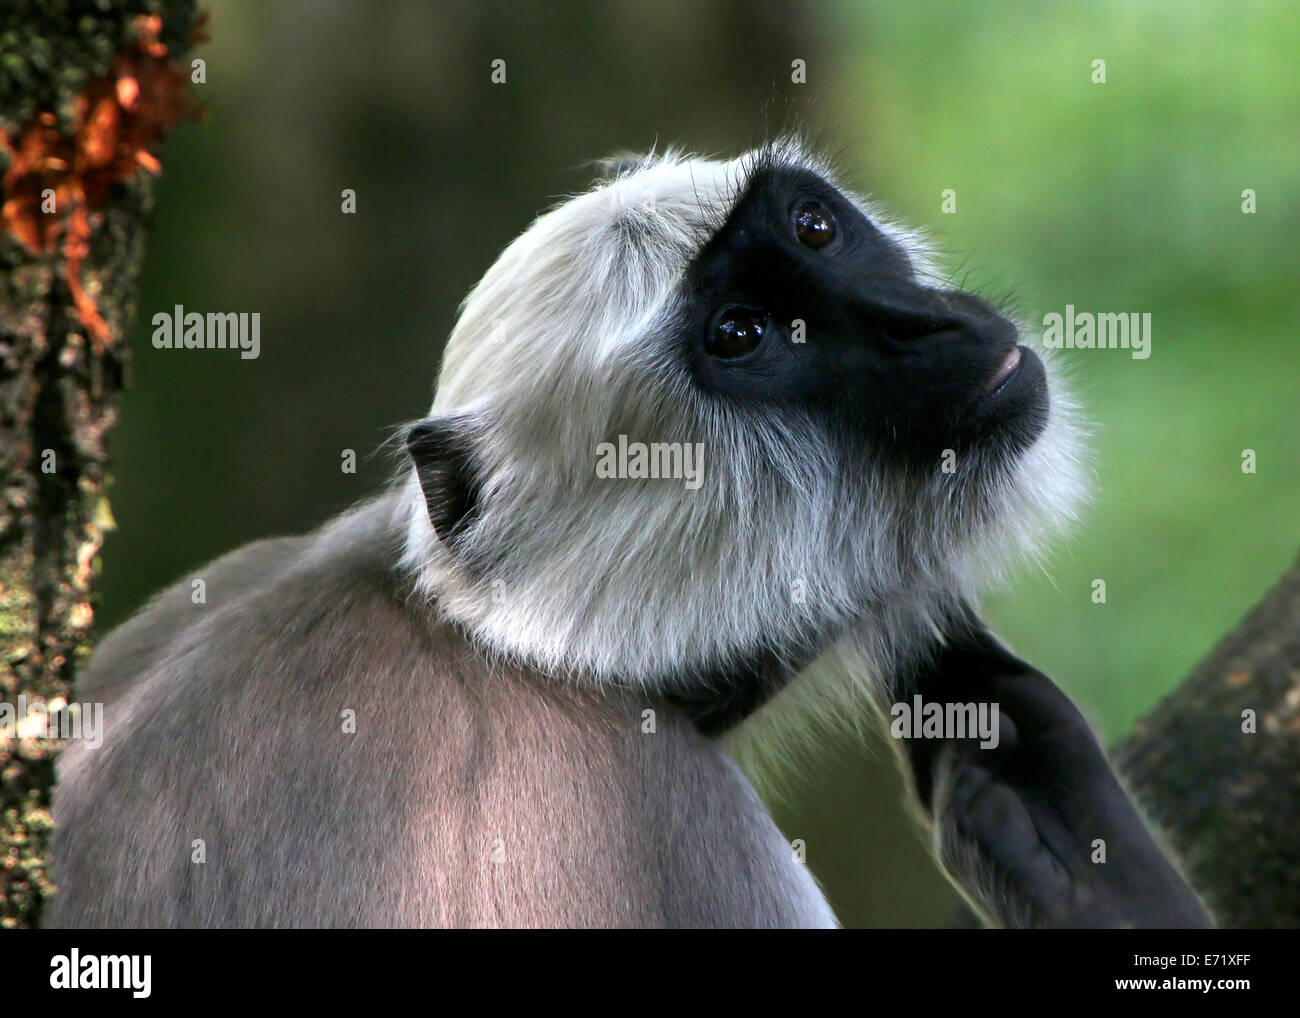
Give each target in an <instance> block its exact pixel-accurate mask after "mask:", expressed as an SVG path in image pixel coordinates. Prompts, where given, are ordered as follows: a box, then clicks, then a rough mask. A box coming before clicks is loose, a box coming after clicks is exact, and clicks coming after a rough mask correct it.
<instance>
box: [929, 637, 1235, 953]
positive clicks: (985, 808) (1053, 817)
mask: <svg viewBox="0 0 1300 1018" xmlns="http://www.w3.org/2000/svg"><path fill="white" fill-rule="evenodd" d="M916 693H919V694H920V695H921V696H922V698H923V701H924V702H925V703H931V702H938V703H945V704H946V703H950V702H952V703H980V702H986V703H996V704H997V705H998V709H999V720H1000V731H999V736H1000V738H999V741H998V744H997V746H996V747H995V748H989V749H982V748H980V741H979V739H978V738H973V739H961V740H958V739H909V740H906V741H905V743H904V756H905V758H906V759H907V761H908V764H909V765H910V768H911V771H912V778H913V779H914V782H915V788H916V792H917V797H918V799H919V800H920V803H921V805H922V807H923V808H924V810H925V812H926V814H927V815H928V817H929V818H930V820H931V822H932V825H933V832H934V841H935V848H936V852H937V854H938V856H939V861H940V864H941V865H942V866H943V867H944V869H945V870H946V871H947V872H948V873H949V875H950V876H951V877H952V878H953V879H954V880H955V881H956V882H957V883H958V885H959V887H961V889H962V890H963V891H964V893H965V894H966V895H967V896H968V898H969V899H970V901H971V904H972V905H973V906H974V907H975V908H976V910H977V911H978V912H979V913H980V914H981V917H982V918H983V919H985V920H986V921H987V922H989V923H991V924H992V925H994V926H1003V927H1055V928H1073V927H1088V928H1096V927H1143V928H1205V927H1209V926H1212V925H1213V924H1212V922H1211V920H1210V917H1209V916H1208V914H1207V913H1206V911H1205V909H1204V908H1203V907H1202V905H1201V903H1200V902H1199V900H1198V899H1197V897H1196V895H1195V893H1194V892H1193V891H1192V889H1191V888H1190V887H1189V886H1188V885H1187V883H1186V882H1185V881H1184V880H1183V878H1182V877H1181V876H1180V875H1179V873H1178V871H1177V870H1176V869H1175V868H1174V866H1173V865H1172V864H1171V863H1170V861H1169V860H1168V859H1167V858H1166V857H1165V854H1164V852H1163V851H1162V850H1161V849H1160V847H1159V846H1158V845H1157V844H1156V842H1155V840H1154V839H1153V838H1152V836H1151V834H1150V832H1149V831H1148V830H1147V828H1146V826H1145V825H1144V823H1143V821H1142V819H1141V817H1140V816H1139V815H1138V812H1137V810H1136V808H1135V807H1134V805H1133V803H1132V802H1131V801H1130V799H1129V797H1128V795H1127V794H1126V793H1125V791H1124V789H1123V787H1122V786H1121V785H1120V783H1119V780H1118V778H1117V777H1116V776H1115V773H1114V771H1112V769H1111V767H1110V764H1109V763H1108V762H1107V760H1106V756H1105V753H1104V752H1103V751H1102V748H1101V746H1100V745H1099V744H1098V742H1097V739H1096V737H1095V736H1094V735H1093V733H1092V731H1091V729H1090V728H1089V726H1088V723H1087V721H1086V720H1085V719H1084V717H1083V715H1082V714H1081V713H1080V712H1079V710H1078V708H1077V707H1075V705H1074V704H1073V703H1072V702H1071V701H1070V699H1069V697H1067V696H1066V695H1065V694H1064V693H1063V692H1062V691H1061V690H1060V689H1058V688H1057V686H1056V685H1055V684H1054V683H1053V682H1052V681H1051V680H1050V679H1049V678H1048V677H1047V676H1046V675H1044V674H1043V673H1042V672H1040V671H1038V670H1037V669H1035V668H1033V667H1031V666H1030V665H1028V664H1026V663H1025V662H1024V661H1021V660H1020V659H1019V658H1017V657H1015V656H1014V655H1013V654H1011V653H1010V652H1009V651H1008V650H1007V649H1006V648H1005V647H1003V646H1002V645H1001V644H999V643H998V641H997V640H996V639H995V638H994V637H993V636H992V635H991V634H990V633H989V632H988V630H987V629H986V628H985V627H984V626H983V624H982V623H980V622H979V620H978V619H976V618H975V617H974V616H973V615H971V616H970V617H969V619H968V623H967V624H966V625H965V626H964V627H963V631H962V632H960V633H958V634H956V635H954V636H953V637H952V638H951V639H950V640H949V642H948V643H947V645H945V646H944V647H942V648H941V649H939V650H938V652H937V656H935V657H933V658H932V659H931V660H930V661H928V662H927V663H926V664H925V665H924V666H922V667H921V668H920V669H919V670H918V672H917V673H916V674H915V675H914V676H913V677H912V681H911V684H910V688H908V689H907V693H906V695H907V696H909V697H910V696H911V695H914V694H916ZM1099 842H1100V843H1104V856H1103V855H1102V854H1101V852H1102V847H1103V845H1102V844H1099ZM1102 859H1104V862H1103V861H1101V860H1102Z"/></svg>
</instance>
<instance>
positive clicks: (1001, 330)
mask: <svg viewBox="0 0 1300 1018" xmlns="http://www.w3.org/2000/svg"><path fill="white" fill-rule="evenodd" d="M685 286H686V289H687V292H686V297H687V299H686V301H685V304H686V306H687V308H688V311H687V316H688V322H687V323H686V335H688V336H689V337H690V349H689V354H688V356H689V360H690V363H691V366H692V370H693V372H694V374H695V377H696V380H697V382H698V384H700V385H701V386H702V387H704V388H705V389H706V390H708V391H711V392H713V393H715V394H717V395H718V396H719V397H721V398H726V399H733V400H738V401H761V402H766V403H770V404H775V405H801V406H803V407H805V408H807V409H808V410H810V411H812V412H814V413H816V414H818V415H819V416H829V418H830V419H829V421H828V424H829V425H831V426H832V430H833V431H835V432H838V433H847V434H848V435H850V436H854V437H858V436H860V437H862V438H865V439H866V440H868V441H869V442H870V443H871V445H872V447H873V448H876V449H878V450H879V451H881V452H882V453H883V454H885V455H886V456H896V457H901V458H903V459H905V460H906V461H909V462H913V463H916V462H921V463H926V464H928V463H933V462H935V460H936V459H937V458H938V457H939V456H940V455H941V454H942V453H943V451H944V450H945V449H954V450H956V451H958V452H961V451H963V450H966V449H971V448H974V447H976V446H986V445H989V444H996V445H997V446H999V447H1001V448H1004V449H1006V450H1008V451H1011V452H1016V451H1020V450H1023V449H1024V448H1026V447H1028V445H1029V444H1031V443H1032V442H1033V441H1034V440H1035V439H1036V438H1037V437H1038V435H1039V433H1040V432H1041V431H1042V429H1043V426H1044V424H1045V423H1046V420H1047V408H1048V401H1047V382H1046V376H1045V373H1044V370H1043V365H1042V362H1041V361H1040V360H1039V359H1038V357H1037V356H1036V355H1035V354H1034V353H1033V352H1032V351H1031V350H1029V349H1028V348H1026V347H1024V346H1020V345H1018V344H1017V342H1016V339H1017V332H1016V328H1015V326H1014V325H1013V324H1012V323H1011V322H1010V321H1009V320H1008V319H1006V318H1005V317H1003V316H1002V315H1001V314H999V313H998V311H997V310H996V309H995V308H994V307H993V306H991V305H990V304H988V303H987V302H986V301H983V300H981V299H980V298H978V297H975V296H973V295H971V294H967V293H963V292H960V291H949V290H936V289H931V288H928V287H926V286H924V285H922V283H920V282H919V281H918V280H917V278H916V274H915V272H914V271H913V267H912V265H911V263H910V261H909V259H908V258H907V256H906V255H905V254H904V253H903V251H902V250H901V249H900V248H899V247H898V245H897V244H896V243H894V242H893V241H891V240H890V239H889V238H888V237H887V236H886V235H885V234H884V233H882V232H881V231H880V230H878V229H876V227H875V226H873V225H872V224H871V223H870V222H869V221H868V220H867V218H866V217H865V216H864V215H863V214H862V213H861V212H860V211H859V210H858V208H857V207H856V206H855V205H854V204H853V203H851V202H850V201H848V200H847V199H846V198H844V197H843V195H841V194H840V193H839V192H838V191H837V190H836V189H835V188H833V187H832V186H831V185H829V184H828V183H827V182H826V181H824V180H822V179H821V178H820V177H819V176H817V175H816V174H814V173H811V172H809V171H807V170H801V169H794V168H783V167H769V168H764V169H761V170H759V171H758V172H757V173H755V174H754V176H753V177H752V178H751V179H750V181H749V183H748V185H747V187H746V190H745V193H744V194H743V196H742V197H741V198H740V200H739V201H738V202H737V203H736V205H735V207H734V208H733V210H732V211H731V214H730V215H729V217H728V219H727V221H726V223H725V224H724V225H723V226H722V227H721V229H719V230H718V232H717V233H716V234H714V236H713V237H712V238H711V239H710V240H709V242H708V244H707V245H706V246H705V247H704V249H703V250H702V251H701V252H700V254H699V255H698V256H697V257H696V258H695V260H694V261H693V262H692V263H691V265H690V268H689V270H688V272H687V276H686V280H685Z"/></svg>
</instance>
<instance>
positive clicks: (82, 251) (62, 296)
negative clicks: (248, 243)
mask: <svg viewBox="0 0 1300 1018" xmlns="http://www.w3.org/2000/svg"><path fill="white" fill-rule="evenodd" d="M195 19H196V12H195V6H194V3H193V2H192V0H175V2H169V0H155V2H148V0H141V2H111V3H99V2H93V0H81V2H76V0H63V2H60V0H34V2H32V0H17V2H14V0H10V2H9V3H6V4H5V6H4V11H3V13H0V132H2V133H0V142H2V143H3V144H0V174H3V177H4V206H3V210H4V219H3V226H4V229H3V231H2V232H0V362H2V363H3V369H2V373H0V472H2V477H3V481H2V482H0V483H2V484H3V488H2V490H0V640H2V641H3V655H4V656H3V661H2V662H0V704H8V705H10V707H11V708H12V710H13V711H15V712H16V711H17V708H18V704H19V697H20V696H21V697H23V698H24V701H25V702H26V704H28V705H30V704H34V703H35V704H46V705H50V706H52V707H53V708H54V709H56V710H57V709H58V708H59V706H60V705H61V704H65V703H68V702H70V701H71V698H72V688H73V686H72V684H73V677H74V672H75V668H76V665H77V662H78V661H79V660H81V658H82V657H83V656H84V655H85V654H86V653H87V648H86V636H87V632H88V629H89V626H90V623H91V620H92V618H93V612H92V609H91V604H90V599H89V595H90V581H91V578H92V576H93V573H94V568H95V559H96V554H97V552H98V550H99V547H100V541H101V537H102V533H103V530H104V527H105V524H106V521H107V520H108V519H109V518H110V517H109V514H108V508H107V502H106V499H105V480H106V475H105V471H106V466H107V450H106V440H107V437H108V435H109V433H110V432H111V431H112V428H113V425H114V423H115V420H116V409H115V407H116V399H117V395H118V393H119V391H120V390H121V388H122V383H123V377H124V370H125V361H126V347H125V334H126V329H127V327H128V325H129V323H130V321H131V317H132V314H133V312H134V301H135V295H136V286H137V279H138V276H139V269H140V262H141V259H142V257H143V253H144V231H145V226H146V223H147V221H148V217H149V212H150V208H151V204H152V186H153V181H152V176H151V173H150V172H149V171H150V169H153V170H156V168H157V164H156V160H155V159H154V155H153V153H152V152H150V151H148V149H149V148H150V147H151V143H152V142H154V141H156V140H157V137H158V136H159V135H160V134H161V129H160V125H166V124H170V123H171V122H174V119H175V112H176V110H177V109H180V108H181V107H182V106H183V104H184V100H183V99H181V98H179V97H175V96H173V97H171V98H170V99H169V100H168V101H169V102H171V104H172V107H171V108H169V109H168V110H167V111H165V113H160V112H159V111H158V110H157V109H156V108H154V106H155V105H156V104H157V103H158V101H159V96H160V95H165V94H168V93H169V92H171V91H175V89H174V87H173V86H174V85H175V84H177V83H179V82H180V81H182V80H183V78H182V72H181V70H180V69H179V67H177V66H176V65H175V58H176V57H177V56H179V55H180V54H182V53H184V51H185V50H186V48H187V47H188V44H189V41H190V39H191V38H192V36H193V33H194V29H195ZM164 71H165V75H164ZM141 85H144V86H145V87H144V88H141ZM87 97H92V99H93V101H88V98H87ZM96 118H97V119H96ZM92 119H93V120H94V121H95V122H94V123H92V122H91V121H92ZM12 717H13V714H12V713H11V714H10V718H11V719H12ZM3 720H4V719H3V718H0V725H3ZM18 720H19V722H20V723H21V722H22V720H23V719H22V718H21V717H19V718H18ZM18 735H21V736H23V737H15V736H18ZM43 736H44V733H39V734H38V732H37V731H36V730H33V729H32V728H30V727H23V728H21V729H20V731H18V732H15V731H14V730H13V727H12V725H11V726H10V728H9V730H8V731H6V732H3V733H0V926H5V927H18V926H34V925H36V924H37V922H38V920H39V917H40V910H41V904H42V901H43V900H44V898H45V897H46V896H48V895H49V894H51V893H52V892H53V890H54V887H53V882H52V880H51V875H50V873H49V870H48V866H47V857H48V852H49V845H50V838H51V835H52V826H51V822H50V812H49V810H50V801H51V790H52V787H53V783H54V762H55V756H56V751H57V746H58V743H57V740H53V739H49V738H46V737H43Z"/></svg>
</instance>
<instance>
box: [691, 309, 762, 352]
mask: <svg viewBox="0 0 1300 1018" xmlns="http://www.w3.org/2000/svg"><path fill="white" fill-rule="evenodd" d="M766 331H767V315H766V313H764V312H762V311H755V310H753V309H751V308H730V309H728V310H727V311H725V312H724V313H723V315H722V317H721V318H719V319H718V320H717V322H716V323H715V324H714V326H713V328H712V329H710V330H709V334H708V336H707V337H706V338H705V340H704V349H705V350H707V351H708V352H709V353H710V354H712V355H713V356H714V357H722V358H732V357H743V356H744V355H745V354H747V353H749V352H750V351H751V350H753V349H755V348H756V347H757V346H758V344H759V343H761V342H762V341H763V333H764V332H766Z"/></svg>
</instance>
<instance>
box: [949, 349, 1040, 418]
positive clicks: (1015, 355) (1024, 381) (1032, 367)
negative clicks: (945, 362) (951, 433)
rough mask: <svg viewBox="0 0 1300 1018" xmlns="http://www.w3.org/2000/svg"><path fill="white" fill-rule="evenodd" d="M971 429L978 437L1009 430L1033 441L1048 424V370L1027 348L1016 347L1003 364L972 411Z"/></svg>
mask: <svg viewBox="0 0 1300 1018" xmlns="http://www.w3.org/2000/svg"><path fill="white" fill-rule="evenodd" d="M966 421H967V424H968V426H973V427H974V428H975V429H976V431H977V432H978V433H981V434H984V433H988V432H989V431H994V432H1002V431H1004V430H1006V429H1008V428H1009V429H1010V430H1011V431H1012V432H1014V433H1016V435H1017V436H1019V437H1020V438H1021V439H1026V438H1027V439H1029V440H1030V441H1032V440H1033V439H1034V438H1036V437H1037V436H1038V433H1039V432H1040V431H1041V430H1042V428H1043V425H1044V424H1045V423H1046V421H1047V369H1046V368H1045V367H1044V366H1043V362H1042V361H1041V360H1040V359H1039V357H1038V355H1037V354H1036V353H1034V351H1033V350H1031V349H1030V348H1029V347H1027V346H1015V347H1013V348H1012V349H1011V350H1010V351H1009V352H1008V353H1007V355H1006V356H1005V357H1003V358H1002V360H1001V361H999V362H998V366H997V368H996V370H995V371H994V372H993V374H992V375H991V376H990V378H989V380H988V382H987V383H986V384H985V386H984V389H983V392H981V393H980V394H979V395H978V396H977V397H976V399H975V400H974V402H973V403H972V404H971V406H970V409H969V410H968V411H967V413H966Z"/></svg>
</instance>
